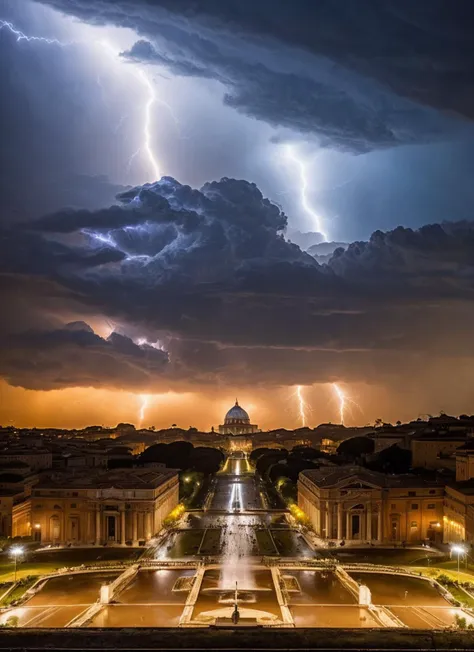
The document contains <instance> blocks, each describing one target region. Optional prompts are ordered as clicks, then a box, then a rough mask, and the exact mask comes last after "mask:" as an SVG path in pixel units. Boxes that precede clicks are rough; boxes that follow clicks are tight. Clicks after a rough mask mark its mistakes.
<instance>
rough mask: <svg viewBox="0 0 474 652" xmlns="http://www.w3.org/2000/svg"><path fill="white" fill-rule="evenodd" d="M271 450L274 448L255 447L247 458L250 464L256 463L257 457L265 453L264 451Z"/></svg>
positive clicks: (270, 451) (268, 451) (269, 451)
mask: <svg viewBox="0 0 474 652" xmlns="http://www.w3.org/2000/svg"><path fill="white" fill-rule="evenodd" d="M273 451H275V449H274V448H256V449H255V450H253V451H252V452H251V453H250V456H249V459H250V461H251V462H252V464H256V463H257V460H258V459H259V457H261V456H262V455H265V453H272V452H273Z"/></svg>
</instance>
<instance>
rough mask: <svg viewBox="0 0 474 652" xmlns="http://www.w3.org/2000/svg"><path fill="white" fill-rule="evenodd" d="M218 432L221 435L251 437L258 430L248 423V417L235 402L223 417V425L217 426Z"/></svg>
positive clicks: (255, 426)
mask: <svg viewBox="0 0 474 652" xmlns="http://www.w3.org/2000/svg"><path fill="white" fill-rule="evenodd" d="M219 432H220V434H221V435H251V434H253V433H254V432H259V430H258V426H257V425H255V424H252V423H250V417H249V415H248V414H247V412H246V411H245V410H244V409H243V408H242V407H240V405H239V402H238V401H237V400H236V401H235V405H233V406H232V407H231V408H230V410H229V411H228V412H227V414H226V415H225V418H224V423H223V425H221V426H219Z"/></svg>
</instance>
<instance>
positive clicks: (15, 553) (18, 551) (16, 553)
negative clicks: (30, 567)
mask: <svg viewBox="0 0 474 652" xmlns="http://www.w3.org/2000/svg"><path fill="white" fill-rule="evenodd" d="M22 554H23V548H22V547H21V546H13V547H12V548H10V555H11V556H12V557H13V560H14V562H15V578H14V582H15V584H16V568H17V563H18V557H20V555H22Z"/></svg>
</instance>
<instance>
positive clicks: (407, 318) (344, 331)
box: [0, 177, 474, 389]
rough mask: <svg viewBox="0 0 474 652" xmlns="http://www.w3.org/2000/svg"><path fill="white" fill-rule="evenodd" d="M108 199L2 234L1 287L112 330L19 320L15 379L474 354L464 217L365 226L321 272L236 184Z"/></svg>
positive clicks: (382, 366)
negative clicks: (107, 204) (369, 231)
mask: <svg viewBox="0 0 474 652" xmlns="http://www.w3.org/2000/svg"><path fill="white" fill-rule="evenodd" d="M118 200H119V201H118V203H117V205H115V206H113V207H111V208H110V209H107V210H101V209H100V210H97V211H73V210H67V211H63V212H61V213H56V214H54V215H50V216H46V217H44V218H41V219H40V220H37V221H36V222H35V223H34V224H32V225H31V229H30V230H25V229H24V228H23V229H17V230H15V231H11V232H10V234H9V239H8V243H7V246H6V248H5V250H4V252H3V255H2V256H1V260H2V270H3V274H4V275H5V278H8V279H10V280H11V279H17V280H18V282H23V283H29V284H31V283H32V282H34V283H35V284H36V286H37V287H38V293H39V292H43V294H44V303H45V305H47V306H48V310H49V312H50V314H54V315H55V316H56V319H57V320H60V319H61V315H64V314H65V313H68V314H71V313H72V312H74V314H77V315H80V314H81V313H82V315H83V316H84V320H85V321H87V315H94V316H95V317H97V315H102V316H103V317H104V319H109V320H111V321H112V323H114V324H118V325H119V327H120V328H119V330H120V333H121V335H118V334H113V335H111V336H110V337H109V338H108V339H107V340H103V339H102V338H100V337H98V336H97V335H95V334H94V333H93V332H91V330H90V329H88V328H87V327H86V326H84V325H83V324H79V325H74V326H68V327H64V326H63V325H62V324H61V325H60V326H58V325H57V324H56V325H55V326H54V327H51V326H50V327H48V326H45V325H44V324H43V325H42V327H41V328H39V327H35V328H33V329H32V330H31V331H26V329H25V328H24V327H23V328H22V329H21V328H20V327H19V325H18V323H14V324H12V326H11V328H10V330H8V329H3V330H4V332H6V333H9V338H8V339H9V341H11V342H12V343H13V345H11V346H10V347H9V348H6V347H4V348H3V350H2V352H1V356H0V357H1V359H2V366H1V370H2V371H1V372H2V373H3V374H4V375H5V376H6V377H7V378H8V379H9V381H10V382H12V383H15V384H23V385H24V386H28V387H30V386H31V383H36V386H38V387H46V388H51V387H57V386H66V385H68V384H69V385H71V386H75V385H88V384H94V385H95V386H97V383H104V384H107V383H108V384H110V385H112V386H119V385H122V386H124V387H131V386H133V387H144V386H145V385H147V384H148V386H154V387H159V388H162V389H163V388H166V387H170V386H174V387H177V388H179V387H181V388H184V387H189V386H197V385H200V386H202V385H205V384H216V383H227V384H229V383H231V384H233V385H241V384H247V385H248V384H249V383H251V384H255V385H259V384H265V385H268V384H274V385H279V384H285V385H288V384H303V383H312V382H329V381H331V380H335V379H339V378H343V379H345V380H353V381H355V380H364V381H370V382H377V381H380V379H382V378H384V379H392V380H393V378H400V376H403V374H404V373H405V372H406V370H407V369H414V368H416V367H417V366H420V365H422V366H424V365H426V364H427V363H428V361H432V360H433V359H436V360H442V359H444V360H447V359H449V360H456V359H457V360H460V359H462V358H463V359H465V358H466V357H468V358H469V357H471V356H473V355H474V344H473V342H472V337H471V332H470V326H469V324H471V323H472V319H473V317H474V314H473V312H474V309H473V308H472V306H473V305H474V304H473V302H472V299H473V298H474V297H473V271H474V270H473V265H472V260H473V259H474V257H473V254H474V226H473V225H472V224H471V223H455V224H442V225H431V226H427V227H423V228H422V229H420V230H418V231H415V230H412V229H405V228H398V229H395V230H394V231H391V232H387V233H382V232H380V231H379V232H375V233H374V234H373V236H372V237H371V239H370V240H369V241H368V242H356V243H352V244H350V245H349V246H348V247H347V249H346V250H345V251H344V249H343V248H338V249H336V250H335V251H334V253H333V254H332V256H330V258H329V260H328V262H327V264H318V262H317V260H315V258H314V257H313V256H311V255H309V254H308V253H306V252H303V251H302V250H301V249H300V248H299V247H298V246H297V245H295V244H293V243H290V242H288V241H287V240H285V238H284V236H283V234H284V231H285V228H286V222H287V221H286V216H285V215H284V213H282V211H281V210H280V209H279V208H278V207H277V206H275V205H274V204H272V203H271V202H270V201H269V200H268V199H265V198H264V197H263V195H262V193H261V192H260V190H259V189H258V188H257V187H256V186H255V184H251V183H248V182H246V181H239V180H235V179H227V178H224V179H222V180H221V181H218V182H212V183H207V184H205V185H204V186H203V187H202V188H201V189H200V190H197V189H193V188H190V187H189V186H185V185H182V184H180V183H178V182H177V181H176V180H174V179H172V178H169V177H167V178H164V179H162V180H161V181H160V182H157V183H155V184H146V185H144V186H138V187H136V188H133V189H130V190H127V191H125V192H124V193H122V194H121V195H119V197H118ZM59 240H60V241H59ZM40 281H41V283H43V284H44V285H43V286H41V285H40ZM14 307H15V303H13V309H14ZM34 310H35V311H38V312H41V301H38V299H37V302H36V304H35V307H34ZM64 321H65V320H64V318H62V322H63V323H64ZM129 336H132V337H133V339H134V341H135V342H137V341H138V337H143V338H145V339H146V340H147V341H149V342H155V341H156V340H159V341H160V342H162V343H163V348H164V350H165V351H166V352H167V353H164V352H163V351H160V350H158V349H154V348H153V347H147V346H146V345H145V348H144V347H143V346H137V345H136V344H134V343H133V341H132V340H131V339H130V337H129ZM145 353H146V355H145ZM168 355H169V362H167V360H168V357H167V356H168ZM25 361H26V362H25ZM43 364H44V365H45V369H44V371H43V370H42V365H43ZM25 365H26V366H25ZM32 365H33V366H34V368H35V369H36V370H37V371H36V372H35V373H34V374H32ZM38 370H40V371H38ZM94 374H97V378H98V380H97V381H95V382H94V381H93V380H92V379H93V376H94Z"/></svg>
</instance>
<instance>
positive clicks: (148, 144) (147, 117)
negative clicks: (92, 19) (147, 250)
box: [0, 19, 178, 244]
mask: <svg viewBox="0 0 474 652" xmlns="http://www.w3.org/2000/svg"><path fill="white" fill-rule="evenodd" d="M3 28H6V29H8V30H9V31H10V32H11V33H12V34H14V35H15V36H16V40H17V41H28V42H32V41H37V42H42V43H46V44H48V45H53V44H54V45H60V46H61V47H65V46H68V45H75V44H80V43H82V44H83V45H89V44H88V43H86V42H85V41H84V42H79V41H76V42H73V41H70V42H62V41H59V40H58V39H56V38H54V39H50V38H45V37H43V36H30V35H28V34H25V33H24V32H22V31H21V30H19V29H16V27H15V26H14V25H13V23H10V22H8V21H6V20H2V19H0V29H3ZM94 43H96V44H98V45H100V46H101V47H102V48H103V49H104V50H105V51H106V52H107V53H108V54H109V55H110V56H111V57H113V60H114V62H117V60H118V56H119V54H120V50H118V49H116V48H114V47H113V46H112V45H111V44H110V43H109V42H108V41H103V40H102V41H94ZM135 66H136V64H133V67H132V68H129V71H130V72H132V73H133V75H134V77H135V78H136V79H138V80H139V81H140V83H141V84H142V85H143V86H144V88H145V89H146V92H147V100H146V102H145V105H144V107H143V131H142V134H143V135H142V138H143V142H142V145H141V146H140V148H139V149H138V151H136V152H135V153H134V154H132V156H131V157H130V159H129V161H128V165H127V170H129V168H130V165H131V163H132V161H133V159H134V158H135V156H137V154H138V153H139V152H140V151H143V152H146V155H147V158H148V163H149V168H150V177H151V181H158V180H159V179H160V178H161V172H160V166H159V164H158V161H157V158H156V156H155V153H154V151H153V147H152V141H153V135H152V131H153V119H152V109H153V106H154V105H155V103H160V104H162V105H163V106H165V107H166V108H167V109H168V110H169V111H170V113H171V115H172V117H173V120H174V121H175V123H176V124H177V123H178V121H177V118H176V117H175V115H174V113H173V110H172V108H171V107H170V106H169V104H167V103H166V102H164V101H163V100H161V99H159V98H158V97H157V95H156V90H155V87H154V85H153V83H152V81H151V80H150V78H149V77H148V76H147V75H146V73H145V72H144V71H143V70H138V69H137V68H136V67H135ZM97 79H98V83H99V80H100V78H99V77H98V78H97ZM99 86H100V87H102V86H101V83H99ZM108 244H110V243H108Z"/></svg>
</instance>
